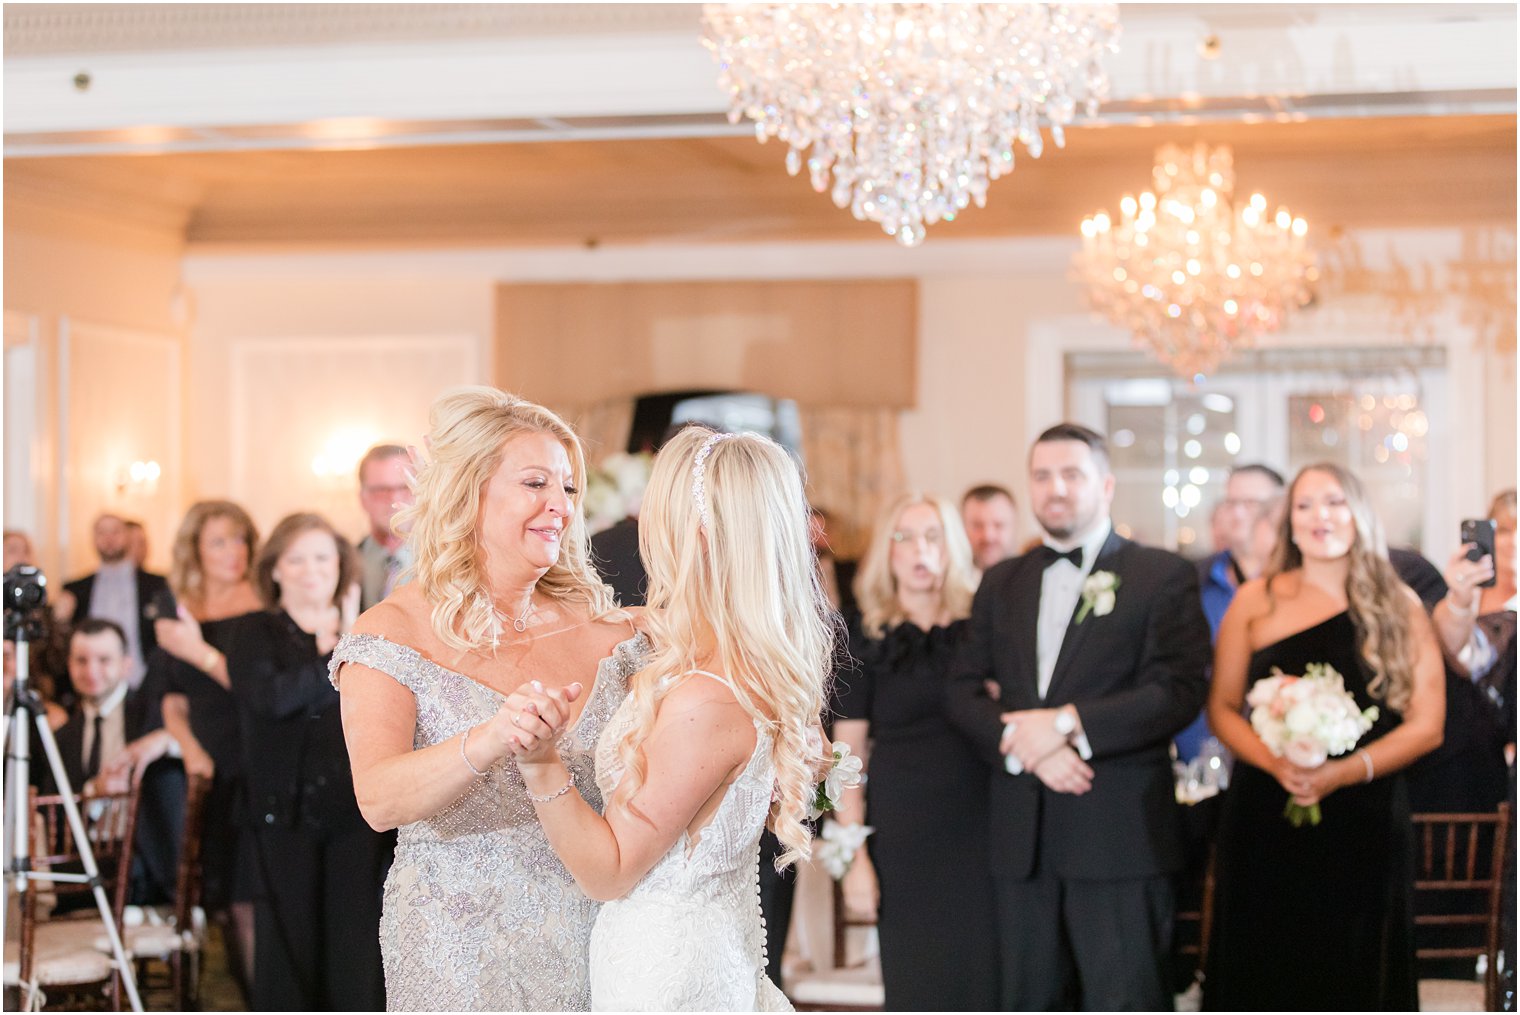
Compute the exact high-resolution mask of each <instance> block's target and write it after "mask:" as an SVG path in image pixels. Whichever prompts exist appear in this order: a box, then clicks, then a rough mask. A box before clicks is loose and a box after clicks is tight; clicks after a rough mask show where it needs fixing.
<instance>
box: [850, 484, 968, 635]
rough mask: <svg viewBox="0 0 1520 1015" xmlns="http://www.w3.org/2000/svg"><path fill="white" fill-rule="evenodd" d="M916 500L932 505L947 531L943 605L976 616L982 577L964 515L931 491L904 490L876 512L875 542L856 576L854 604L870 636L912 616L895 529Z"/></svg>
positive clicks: (957, 614) (957, 615)
mask: <svg viewBox="0 0 1520 1015" xmlns="http://www.w3.org/2000/svg"><path fill="white" fill-rule="evenodd" d="M916 504H927V505H929V506H930V507H932V508H933V509H934V511H935V513H936V514H938V515H939V525H940V529H941V530H943V532H944V534H945V543H944V546H945V575H944V579H943V580H942V581H941V583H940V587H939V602H940V608H941V609H943V610H944V611H945V612H946V613H947V614H949V616H950V619H951V620H960V619H962V618H963V617H969V616H971V599H972V597H973V596H975V595H976V587H977V584H978V583H979V581H980V579H979V578H978V577H977V573H976V562H975V560H974V559H973V557H972V555H971V541H970V540H969V539H967V538H966V529H965V526H963V525H962V524H961V516H960V514H959V513H958V512H957V511H956V510H955V508H954V507H953V506H952V505H951V504H950V502H949V501H947V500H945V499H944V498H943V497H936V496H935V495H934V494H931V493H918V492H908V493H903V494H899V495H898V496H896V497H894V498H893V499H892V500H891V501H889V502H888V503H887V505H886V507H884V508H882V510H881V512H880V513H879V514H878V515H877V516H876V526H875V528H873V529H872V530H871V542H870V545H869V546H868V547H867V548H866V553H865V556H864V557H862V558H861V561H860V571H859V573H858V574H856V576H855V602H856V603H857V604H858V605H859V607H860V624H861V628H862V629H863V630H864V631H865V634H866V637H868V638H880V637H881V636H882V635H883V634H885V633H886V631H887V630H888V629H889V628H893V627H896V626H897V625H898V624H901V623H902V622H903V621H904V620H906V619H907V614H905V613H904V612H903V608H902V603H901V602H900V601H899V600H898V598H897V578H896V577H895V576H894V575H893V574H892V533H893V532H895V531H896V530H897V524H898V522H899V521H900V520H901V518H902V513H903V512H904V511H906V510H907V509H908V508H910V507H913V506H914V505H916Z"/></svg>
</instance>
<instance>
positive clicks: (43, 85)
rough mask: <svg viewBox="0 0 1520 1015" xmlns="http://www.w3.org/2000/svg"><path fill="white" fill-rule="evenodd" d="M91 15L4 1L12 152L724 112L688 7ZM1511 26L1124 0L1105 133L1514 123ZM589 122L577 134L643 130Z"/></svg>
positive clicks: (1466, 11) (260, 8) (1322, 9)
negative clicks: (1337, 121)
mask: <svg viewBox="0 0 1520 1015" xmlns="http://www.w3.org/2000/svg"><path fill="white" fill-rule="evenodd" d="M82 6H84V7H86V8H88V10H85V11H83V12H78V11H76V9H75V8H74V7H72V6H70V5H27V4H21V5H7V6H6V7H5V12H4V16H5V23H6V46H7V50H6V60H5V65H4V85H5V109H4V112H5V128H6V146H5V154H6V155H7V156H17V155H25V154H30V155H37V154H56V153H59V152H62V151H65V150H66V146H67V145H68V144H71V143H76V142H77V143H78V144H80V145H81V146H82V147H81V148H80V149H79V150H81V151H90V152H99V151H102V150H105V149H103V148H101V147H99V146H98V145H99V142H96V141H90V140H88V139H87V138H86V135H91V134H95V133H98V132H100V131H113V130H114V131H120V130H141V129H148V128H151V129H155V130H164V129H176V128H178V129H186V130H194V131H199V132H201V133H200V134H199V135H197V137H196V138H195V139H193V140H192V141H189V142H186V144H185V147H184V149H182V150H190V149H194V150H208V149H210V148H212V147H214V146H215V145H217V144H218V143H219V142H225V143H226V144H227V145H228V146H229V147H248V146H261V147H273V146H280V145H286V146H302V145H306V144H309V143H310V142H309V141H307V140H304V139H303V136H302V133H301V131H299V130H296V129H293V128H296V127H302V126H305V127H314V128H317V129H318V130H319V131H320V129H327V128H328V127H330V126H331V124H330V121H346V124H345V123H342V122H340V123H339V124H338V125H337V129H339V130H340V131H342V130H347V129H351V128H352V127H353V125H354V124H355V123H360V124H361V125H362V124H363V123H370V124H375V125H376V129H375V131H374V132H373V134H372V135H369V136H359V137H351V136H350V137H346V138H341V139H340V140H341V141H342V142H343V143H349V144H354V145H370V144H388V143H418V141H417V139H418V138H419V137H423V138H426V137H427V136H428V135H429V134H439V133H446V134H449V135H450V140H451V141H455V142H460V141H478V142H484V141H502V140H536V139H538V136H539V135H538V134H537V133H536V131H528V132H516V133H514V132H511V131H496V132H491V131H480V132H476V133H473V134H472V133H468V132H460V131H458V130H451V129H450V128H449V126H448V125H450V124H459V123H462V122H497V121H502V120H518V119H527V120H531V121H545V120H548V121H562V122H563V123H566V124H574V123H575V121H577V120H578V119H584V118H606V117H612V118H627V117H634V118H644V119H645V120H646V121H647V122H646V123H645V124H644V125H643V126H641V127H639V128H637V129H638V131H639V133H638V134H637V136H690V135H691V133H692V130H693V128H692V127H691V126H690V124H689V123H686V124H684V125H683V118H689V117H693V116H697V117H709V118H711V117H714V116H716V115H721V114H723V113H725V112H726V111H727V108H728V101H727V97H726V96H725V95H724V94H723V92H722V91H721V89H720V88H719V87H718V84H717V72H716V67H715V65H714V61H713V59H712V57H711V55H710V54H709V53H708V52H707V51H706V50H705V49H704V47H703V46H702V45H701V42H700V26H699V23H698V21H697V18H698V8H697V6H696V5H691V4H688V5H679V4H677V5H668V4H667V5H644V4H628V5H608V4H601V5H579V4H564V5H533V4H529V5H503V4H496V5H480V7H479V8H478V9H477V7H476V6H475V5H467V4H442V5H438V6H437V7H436V8H434V7H432V6H429V5H419V4H397V5H387V4H355V5H343V4H313V5H258V4H226V5H206V4H189V5H166V4H158V5H130V4H127V5H82ZM33 7H40V8H44V10H42V11H32V10H31V8H33ZM582 8H586V9H582ZM91 24H95V25H97V27H98V31H99V32H100V33H101V40H104V39H105V38H106V37H107V36H109V35H110V34H111V33H112V32H116V31H119V32H122V33H126V35H124V36H123V38H124V39H125V38H127V37H128V36H130V37H131V38H134V39H137V42H136V43H134V45H143V46H146V45H148V44H149V43H150V42H151V41H152V31H153V26H155V25H158V26H160V29H161V38H159V39H158V42H157V43H156V45H157V47H158V48H156V49H153V50H151V51H149V50H140V49H132V48H130V47H129V46H127V43H126V42H125V41H123V42H120V43H118V45H117V47H116V48H115V49H112V48H110V47H108V46H106V45H105V44H104V42H103V41H100V42H99V45H98V48H95V49H92V48H90V46H91V45H92V44H91V43H90V42H89V39H88V38H86V37H85V36H87V34H88V33H87V31H86V27H81V26H89V25H91ZM214 25H223V26H230V27H226V28H225V30H226V32H228V33H230V34H232V35H236V32H237V31H238V30H242V29H239V28H238V26H243V27H244V28H245V29H246V31H244V34H243V35H242V36H240V38H242V39H243V40H244V43H245V45H243V46H240V47H231V48H229V47H228V46H225V45H224V46H222V47H221V48H218V47H215V46H212V45H211V44H210V40H211V39H213V38H215V37H216V36H215V33H214V30H213V28H212V27H209V26H214ZM481 25H486V26H487V27H481ZM29 26H30V27H29ZM48 26H52V27H48ZM70 26H73V27H70ZM113 26H114V27H113ZM280 26H284V27H280ZM287 29H288V30H289V32H290V35H289V37H286V36H285V35H282V32H285V31H286V30H287ZM466 29H468V30H466ZM1515 29H1516V15H1515V7H1514V6H1513V5H1505V4H1490V5H1483V4H1445V5H1431V4H1410V5H1398V4H1348V5H1335V4H1324V5H1311V4H1243V5H1221V4H1198V5H1185V4H1160V5H1124V6H1123V8H1122V12H1121V37H1120V43H1119V46H1120V48H1119V51H1118V53H1117V54H1115V55H1113V56H1112V57H1111V58H1110V60H1109V61H1107V65H1108V68H1109V74H1110V78H1111V82H1112V87H1111V101H1110V102H1109V103H1108V104H1106V105H1105V107H1104V108H1103V110H1102V111H1100V120H1101V121H1103V122H1116V123H1123V122H1143V118H1145V117H1150V118H1153V119H1162V118H1169V119H1175V120H1180V121H1183V122H1185V120H1186V118H1188V117H1192V118H1194V119H1204V118H1209V117H1225V118H1227V117H1238V118H1242V119H1246V118H1249V117H1250V116H1254V115H1260V116H1269V115H1275V114H1277V113H1283V114H1286V115H1290V116H1291V115H1296V114H1298V113H1303V114H1304V115H1327V116H1345V115H1385V111H1386V110H1389V109H1392V110H1393V111H1394V112H1395V114H1396V115H1411V114H1432V115H1445V114H1448V113H1452V112H1456V113H1492V112H1505V111H1509V112H1512V111H1513V110H1514V109H1515V98H1514V93H1515V88H1516V84H1517V76H1516V41H1515V34H1516V33H1515ZM71 31H75V32H79V33H83V34H81V36H80V38H79V39H77V40H76V42H77V45H74V46H73V48H69V45H67V43H68V41H69V39H71V38H73V36H70V35H69V34H68V33H69V32H71ZM13 32H14V33H15V38H14V39H13V38H12V36H13ZM49 32H52V33H53V35H52V36H48V37H49V38H53V39H54V41H53V42H52V43H44V42H41V41H35V40H37V39H41V38H42V37H43V36H47V34H48V33H49ZM133 32H135V33H137V35H132V34H131V33H133ZM197 32H200V33H201V34H200V35H197V34H196V33H197ZM29 33H30V34H29ZM181 37H183V40H182V41H176V40H181ZM29 38H31V39H33V40H34V41H32V42H28V41H27V40H28V39H29ZM1210 38H1213V39H1215V40H1216V41H1217V43H1218V45H1217V47H1215V48H1213V49H1209V50H1207V52H1206V51H1205V48H1204V47H1203V46H1202V44H1203V42H1204V41H1205V40H1206V39H1210ZM198 40H199V41H198ZM12 47H14V48H12ZM1209 53H1213V54H1215V55H1214V56H1213V57H1212V58H1211V57H1210V56H1209V55H1208V54H1209ZM80 74H85V75H87V78H88V80H87V81H86V80H84V79H78V78H77V76H78V75H80ZM396 123H410V124H423V123H436V124H438V125H439V127H438V128H437V129H435V130H431V131H430V130H426V129H413V130H411V131H406V132H400V131H396V130H394V129H391V125H394V124H396ZM664 125H669V129H670V130H671V132H672V133H669V134H665V135H659V134H658V130H659V129H661V128H662V126H664ZM601 129H602V130H603V131H604V132H603V133H595V132H592V133H588V134H585V135H579V136H585V137H587V138H589V139H602V138H605V137H608V136H635V135H633V134H624V135H613V134H609V133H606V132H605V131H608V130H611V129H612V128H601ZM630 129H632V128H630ZM240 130H258V131H260V135H259V138H258V140H256V141H249V140H248V139H246V138H243V137H240V136H239V135H238V133H237V132H238V131H240ZM308 133H309V132H308ZM39 135H49V137H48V139H47V140H46V141H43V140H41V139H40V138H39V137H38V136H39ZM558 136H560V137H567V136H572V135H570V134H566V133H560V134H559V135H558ZM387 137H396V138H400V139H401V140H400V141H396V140H387ZM326 143H327V144H329V145H330V144H332V143H334V141H333V139H332V138H331V137H328V138H327V139H326ZM112 150H118V151H119V150H123V149H121V148H115V149H112ZM133 150H140V151H153V150H159V149H154V148H153V147H151V145H149V146H145V147H141V148H138V149H133Z"/></svg>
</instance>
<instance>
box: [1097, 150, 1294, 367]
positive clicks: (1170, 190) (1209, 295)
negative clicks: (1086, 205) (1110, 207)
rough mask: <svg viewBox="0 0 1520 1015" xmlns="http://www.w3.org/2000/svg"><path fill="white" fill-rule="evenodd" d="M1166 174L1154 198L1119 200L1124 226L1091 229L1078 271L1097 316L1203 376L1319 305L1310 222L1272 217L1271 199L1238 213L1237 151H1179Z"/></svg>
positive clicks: (1106, 223)
mask: <svg viewBox="0 0 1520 1015" xmlns="http://www.w3.org/2000/svg"><path fill="white" fill-rule="evenodd" d="M1154 177H1155V186H1156V189H1155V191H1154V192H1152V191H1146V192H1145V193H1143V194H1141V195H1140V199H1139V200H1138V201H1137V200H1135V198H1133V197H1131V196H1130V195H1128V194H1126V195H1125V197H1124V199H1123V200H1122V201H1120V202H1119V208H1120V217H1119V221H1118V222H1114V221H1113V220H1112V219H1110V218H1109V216H1108V213H1107V212H1101V211H1100V212H1098V213H1097V214H1096V215H1094V216H1092V217H1091V218H1087V219H1083V220H1082V252H1081V253H1079V254H1078V255H1077V256H1076V258H1075V262H1074V268H1075V273H1076V277H1077V280H1078V281H1080V282H1083V283H1085V284H1086V286H1087V296H1088V300H1089V302H1090V303H1091V304H1092V308H1093V309H1094V310H1095V311H1098V312H1100V313H1102V314H1104V315H1105V316H1106V317H1108V319H1109V320H1111V321H1113V322H1114V323H1115V324H1117V325H1119V326H1120V327H1123V328H1127V329H1128V330H1129V331H1131V332H1133V333H1134V336H1135V340H1136V342H1137V343H1139V344H1140V345H1142V346H1145V347H1148V348H1149V349H1150V351H1151V352H1152V353H1154V354H1155V356H1156V358H1157V359H1159V360H1161V362H1163V363H1165V364H1167V365H1168V366H1170V367H1171V368H1172V369H1173V370H1175V371H1176V372H1177V373H1179V374H1181V375H1182V376H1184V377H1192V378H1194V379H1199V378H1201V377H1203V376H1206V375H1208V374H1210V373H1212V372H1213V371H1214V369H1215V368H1216V367H1218V365H1219V363H1220V362H1221V361H1222V360H1223V359H1224V358H1225V357H1227V356H1228V355H1229V354H1230V353H1231V351H1233V350H1234V349H1237V348H1241V347H1244V346H1248V345H1250V344H1251V343H1252V342H1253V341H1254V340H1255V339H1256V337H1257V336H1258V335H1263V334H1266V333H1268V332H1271V331H1275V330H1277V329H1278V328H1279V327H1281V326H1282V323H1283V321H1284V319H1285V318H1286V317H1287V315H1288V313H1289V312H1290V311H1292V310H1293V309H1295V308H1297V307H1301V306H1303V305H1304V304H1306V303H1308V302H1309V300H1310V299H1311V298H1312V296H1313V293H1312V291H1311V286H1312V283H1313V282H1314V281H1315V279H1316V277H1317V273H1316V269H1315V267H1314V256H1313V254H1311V253H1310V251H1309V249H1308V245H1307V244H1306V243H1305V240H1304V237H1305V235H1306V234H1307V233H1308V231H1309V225H1308V223H1307V222H1305V221H1304V220H1303V219H1301V218H1294V217H1293V216H1292V215H1291V214H1290V213H1289V212H1288V210H1287V209H1286V208H1278V209H1277V211H1276V212H1275V213H1274V214H1271V215H1269V214H1267V200H1266V198H1264V197H1263V196H1262V195H1260V194H1252V195H1251V199H1250V201H1248V202H1246V203H1245V204H1244V205H1242V206H1241V208H1240V210H1239V211H1236V209H1235V203H1234V191H1235V169H1234V161H1233V159H1232V157H1231V154H1230V149H1229V148H1228V147H1227V146H1221V147H1218V148H1210V147H1208V146H1207V145H1205V144H1202V143H1199V144H1198V145H1196V146H1195V147H1194V148H1193V149H1192V150H1191V151H1187V150H1184V149H1182V148H1179V147H1177V146H1176V145H1167V146H1165V147H1163V148H1162V149H1161V150H1160V151H1158V152H1157V153H1156V168H1155V171H1154Z"/></svg>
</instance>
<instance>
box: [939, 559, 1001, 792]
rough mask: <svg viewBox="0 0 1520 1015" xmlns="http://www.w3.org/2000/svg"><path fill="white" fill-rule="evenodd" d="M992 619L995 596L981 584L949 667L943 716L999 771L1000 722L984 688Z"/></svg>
mask: <svg viewBox="0 0 1520 1015" xmlns="http://www.w3.org/2000/svg"><path fill="white" fill-rule="evenodd" d="M993 615H994V596H993V594H992V590H991V589H990V588H989V587H988V586H987V585H985V584H983V586H982V587H981V588H980V589H979V590H978V591H977V593H976V598H975V599H974V600H973V601H972V604H971V619H970V620H969V621H968V622H967V624H966V636H965V638H964V640H962V642H961V645H960V648H959V649H958V650H957V652H956V654H955V660H954V662H953V663H951V669H950V679H949V683H948V686H947V687H946V689H945V714H946V715H947V716H948V717H949V719H950V722H951V724H952V725H954V726H955V728H956V729H958V730H960V732H961V735H962V736H964V737H965V738H966V739H967V740H968V741H970V743H971V746H972V747H973V748H974V749H975V750H976V752H977V753H978V754H979V755H981V756H982V758H983V759H984V760H985V761H986V762H987V763H988V764H990V765H994V766H996V767H998V768H1002V766H1003V750H1002V745H1001V741H1002V737H1003V722H1002V720H1001V719H1000V718H998V716H999V713H1000V709H999V708H998V704H997V702H995V701H993V700H992V699H991V698H989V697H988V696H987V686H986V684H987V681H988V680H990V679H992V677H993V665H992V629H993Z"/></svg>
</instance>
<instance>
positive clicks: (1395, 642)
mask: <svg viewBox="0 0 1520 1015" xmlns="http://www.w3.org/2000/svg"><path fill="white" fill-rule="evenodd" d="M1311 472H1322V473H1324V474H1326V475H1328V476H1330V477H1332V478H1333V479H1334V480H1335V481H1336V482H1337V483H1339V484H1340V487H1341V490H1342V491H1343V492H1344V493H1345V494H1346V504H1347V506H1348V507H1350V509H1351V519H1352V523H1353V525H1354V526H1355V530H1356V536H1355V538H1354V539H1352V541H1351V550H1350V554H1349V556H1350V558H1351V560H1350V564H1351V566H1350V568H1349V569H1348V570H1347V572H1346V601H1347V603H1348V605H1349V608H1350V612H1351V620H1352V622H1353V623H1354V624H1355V625H1356V633H1357V641H1358V642H1359V644H1360V648H1361V655H1362V661H1363V662H1365V663H1366V664H1367V668H1368V670H1369V671H1370V672H1371V673H1372V679H1371V680H1369V681H1368V682H1367V693H1368V694H1370V695H1372V696H1373V697H1374V698H1377V699H1379V700H1381V701H1383V702H1385V703H1386V704H1387V705H1388V707H1389V708H1391V709H1393V710H1394V711H1396V712H1402V711H1403V710H1404V709H1405V708H1406V707H1407V706H1408V705H1409V699H1410V697H1411V696H1412V695H1413V693H1414V664H1415V643H1414V640H1413V638H1411V637H1410V633H1409V597H1410V596H1411V595H1412V594H1413V593H1411V592H1410V591H1409V588H1408V586H1406V585H1405V584H1404V583H1403V582H1402V581H1401V580H1400V579H1399V576H1398V572H1396V571H1394V569H1393V565H1392V564H1390V563H1389V562H1388V543H1387V540H1386V539H1385V537H1384V535H1383V523H1382V522H1381V521H1380V520H1379V519H1378V516H1377V512H1375V511H1374V510H1373V509H1372V502H1371V501H1370V500H1369V499H1368V498H1367V491H1366V490H1365V489H1364V488H1363V487H1362V483H1361V480H1359V479H1357V478H1356V476H1355V475H1353V474H1352V473H1351V472H1350V471H1348V470H1347V469H1344V468H1342V467H1341V466H1339V465H1336V464H1335V463H1334V462H1316V463H1315V464H1313V465H1306V466H1304V467H1303V468H1302V469H1300V470H1299V471H1298V475H1297V476H1295V477H1293V482H1292V483H1291V484H1289V486H1288V498H1287V509H1286V510H1285V511H1283V514H1282V524H1281V527H1280V528H1279V530H1278V534H1277V546H1276V548H1275V549H1274V550H1273V552H1272V560H1271V563H1269V564H1268V565H1267V570H1266V573H1265V574H1264V575H1263V577H1264V578H1265V579H1266V586H1267V599H1268V602H1271V603H1273V604H1274V605H1275V597H1274V596H1273V593H1272V580H1273V579H1274V578H1276V577H1277V576H1278V575H1280V574H1283V573H1284V572H1287V571H1295V570H1298V569H1299V568H1301V567H1303V565H1304V555H1303V553H1302V552H1301V551H1300V550H1299V548H1298V545H1297V544H1296V543H1294V542H1293V500H1294V493H1295V491H1297V489H1298V484H1299V481H1300V480H1302V479H1303V478H1304V476H1306V475H1307V474H1309V473H1311Z"/></svg>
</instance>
